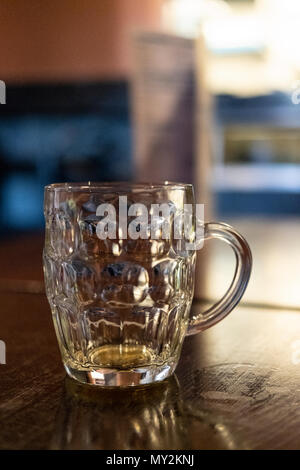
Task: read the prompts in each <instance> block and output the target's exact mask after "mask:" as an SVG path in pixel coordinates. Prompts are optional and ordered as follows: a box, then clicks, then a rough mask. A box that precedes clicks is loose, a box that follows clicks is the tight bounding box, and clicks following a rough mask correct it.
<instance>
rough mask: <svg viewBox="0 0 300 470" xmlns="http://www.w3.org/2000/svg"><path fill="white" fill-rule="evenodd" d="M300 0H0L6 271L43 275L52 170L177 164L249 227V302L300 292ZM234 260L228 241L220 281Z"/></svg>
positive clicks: (150, 173)
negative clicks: (38, 253)
mask: <svg viewBox="0 0 300 470" xmlns="http://www.w3.org/2000/svg"><path fill="white" fill-rule="evenodd" d="M299 13H300V2H299V0H228V1H225V0H142V1H141V0H84V1H83V0H51V1H50V0H44V1H43V2H40V1H38V0H28V1H27V2H21V1H19V0H0V56H1V68H0V80H3V81H4V82H5V83H6V104H0V169H1V170H0V210H1V214H2V216H1V218H0V240H1V242H0V259H1V257H2V262H3V265H2V276H3V273H4V274H5V276H8V277H19V278H22V277H24V276H25V277H27V278H29V279H35V278H38V276H39V274H36V272H35V271H34V270H33V268H31V264H32V263H33V262H32V259H33V251H34V250H35V249H37V248H36V247H37V246H39V243H40V240H41V239H42V238H39V237H40V236H39V235H32V234H35V233H38V232H39V231H42V230H43V223H44V222H43V211H42V206H43V187H44V186H45V185H46V184H48V183H52V182H61V181H88V180H92V181H95V180H97V181H122V180H127V181H128V180H134V179H135V180H151V179H152V180H155V179H156V180H157V179H160V180H161V179H169V180H177V181H183V182H194V184H195V186H196V190H197V195H198V201H199V202H205V204H206V205H207V217H206V218H207V219H208V218H210V219H211V218H213V219H217V220H226V221H228V222H230V223H232V224H233V225H234V226H235V227H236V228H237V229H239V230H240V231H241V232H242V233H243V234H244V235H245V236H246V238H247V239H248V240H249V243H250V245H251V247H252V250H253V253H254V271H253V280H252V282H251V284H250V286H249V289H248V291H247V297H246V299H247V300H248V301H249V302H252V303H264V304H270V305H271V304H272V305H273V304H280V305H285V306H288V307H289V308H294V307H299V305H300V289H299V287H298V279H299V278H300V250H299V239H300V147H299V143H300V132H299V131H300V47H299V44H300V41H299V40H300V24H299V22H300V20H299V18H300V16H299ZM26 234H27V235H26ZM24 235H25V238H24ZM34 237H36V238H34ZM16 240H19V245H18V244H16ZM34 240H35V241H34ZM12 243H13V245H12ZM216 245H217V244H216ZM12 247H14V248H12ZM25 247H27V248H26V249H27V251H26V253H28V255H25V254H24V256H23V254H22V250H24V251H25ZM10 248H11V249H13V250H16V253H17V254H18V256H16V259H17V260H18V261H16V262H12V261H11V260H10V258H9V257H8V256H7V253H8V252H9V250H10ZM18 250H19V251H18ZM228 251H229V249H228ZM22 256H23V258H22ZM26 256H27V258H26ZM224 259H225V261H224ZM226 260H228V262H227V261H226ZM20 263H21V264H22V265H23V268H22V269H21V268H20V266H19V265H20ZM25 265H26V266H25ZM39 269H40V266H39V268H38V270H39ZM230 270H233V261H232V260H231V253H230V251H229V252H228V254H227V251H226V249H225V248H224V247H218V246H216V248H214V250H213V254H212V257H211V261H210V263H209V268H208V271H209V273H210V276H211V279H213V280H214V281H213V282H211V283H210V286H209V287H208V296H215V295H218V294H219V292H220V293H221V292H224V289H225V287H226V286H227V284H228V282H229V278H230V274H229V271H230ZM38 272H40V271H38ZM224 286H225V287H224Z"/></svg>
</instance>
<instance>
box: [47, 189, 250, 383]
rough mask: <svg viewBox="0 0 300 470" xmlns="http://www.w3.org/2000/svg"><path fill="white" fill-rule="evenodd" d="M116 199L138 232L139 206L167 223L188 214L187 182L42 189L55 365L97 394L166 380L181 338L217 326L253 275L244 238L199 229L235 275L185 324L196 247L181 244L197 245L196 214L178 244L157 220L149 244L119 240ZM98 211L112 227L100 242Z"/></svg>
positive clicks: (224, 229) (215, 228) (222, 229)
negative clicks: (163, 208)
mask: <svg viewBox="0 0 300 470" xmlns="http://www.w3.org/2000/svg"><path fill="white" fill-rule="evenodd" d="M121 200H122V203H124V201H126V204H127V205H126V212H127V208H128V212H127V214H126V217H128V219H127V221H128V227H129V224H130V223H131V222H133V223H134V224H135V228H136V231H135V233H136V234H138V232H139V231H140V232H142V231H143V229H144V228H143V227H141V224H140V223H137V220H138V218H137V217H136V216H137V215H139V214H140V213H139V207H140V205H141V204H142V205H143V207H146V209H147V210H149V221H150V216H151V211H152V212H153V207H155V206H153V204H154V205H155V204H156V205H158V204H159V205H160V204H167V205H168V207H170V208H171V210H170V214H171V215H170V217H171V218H172V217H173V219H172V220H174V217H175V216H177V215H178V214H182V213H183V211H184V207H185V205H190V206H187V207H195V201H194V192H193V186H192V185H190V184H180V183H169V182H166V183H159V184H138V183H90V182H89V183H86V184H84V183H70V184H69V183H62V184H52V185H49V186H46V188H45V219H46V237H45V248H44V255H43V257H44V274H45V284H46V293H47V297H48V300H49V303H50V306H51V310H52V314H53V321H54V326H55V330H56V335H57V338H58V342H59V346H60V350H61V354H62V358H63V363H64V366H65V369H66V371H67V373H68V374H69V375H70V376H71V377H73V378H74V379H77V380H78V381H80V382H83V383H89V384H94V385H101V386H132V385H140V384H148V383H152V382H156V381H161V380H164V379H165V378H166V377H168V376H170V375H171V374H172V373H173V372H174V370H175V368H176V365H177V363H178V360H179V356H180V351H181V347H182V343H183V339H184V337H185V336H186V335H190V334H194V333H197V332H200V331H203V330H204V329H206V328H208V327H210V326H212V325H214V324H215V323H217V322H218V321H220V320H222V319H223V318H224V317H225V316H226V315H227V314H228V313H229V312H230V311H231V310H232V309H233V308H234V307H235V306H236V304H237V303H238V302H239V300H240V299H241V297H242V295H243V293H244V291H245V288H246V286H247V283H248V280H249V277H250V272H251V252H250V249H249V247H248V244H247V242H246V241H245V240H244V239H243V237H242V236H241V235H239V234H238V233H237V232H236V231H235V230H234V229H233V228H231V227H230V226H228V225H225V224H220V223H215V222H210V223H206V224H204V225H203V227H204V228H203V237H202V242H203V239H204V240H207V239H210V238H218V239H222V240H223V241H225V242H227V243H228V244H229V245H230V246H231V247H232V248H233V251H234V253H235V255H236V270H235V274H234V279H233V281H232V283H231V286H230V287H229V289H228V291H227V293H226V294H225V295H224V297H223V298H222V299H221V300H220V301H219V302H218V303H216V304H215V305H214V306H212V307H210V308H209V309H208V310H207V311H206V312H199V314H197V315H195V316H194V317H192V318H189V312H190V307H191V303H192V300H193V292H194V277H195V276H194V272H195V261H196V249H195V248H192V249H191V248H190V246H191V245H187V243H188V242H191V241H193V240H195V233H196V225H197V224H196V215H193V216H192V219H191V220H192V223H191V225H190V226H189V230H188V235H186V234H185V238H184V239H181V240H180V239H177V238H175V236H174V230H172V229H170V230H169V232H168V231H166V232H163V230H162V225H163V224H161V225H159V221H160V220H161V218H159V217H158V218H157V219H155V220H156V225H155V227H154V231H152V230H151V231H150V230H148V228H149V227H148V226H147V227H146V235H147V234H148V238H145V237H146V235H145V232H143V237H144V238H141V237H139V238H137V237H138V235H137V236H135V237H130V236H128V233H127V235H126V236H127V238H126V236H125V235H124V225H122V227H123V228H122V230H123V232H122V230H121V228H120V227H121V222H122V224H123V222H124V220H123V219H122V220H121V215H120V201H121ZM106 205H109V207H112V208H113V209H112V210H111V213H110V216H112V215H114V216H115V219H113V220H114V222H113V224H112V226H111V227H112V229H111V231H110V232H109V231H108V225H107V238H104V237H103V235H101V237H102V238H101V237H99V230H98V228H99V222H101V221H102V222H103V224H104V221H105V220H108V219H104V216H105V217H107V216H108V214H109V210H106V211H102V212H101V211H99V207H104V208H106V207H107V206H106ZM130 207H131V209H130ZM132 208H133V209H134V210H133V211H132ZM130 211H131V212H130ZM133 213H134V214H135V217H133V216H132V214H133ZM99 214H100V215H99ZM122 217H124V211H123V213H122ZM110 220H111V219H110ZM147 221H148V219H147ZM146 225H147V224H146ZM104 226H105V224H104V225H102V228H103V227H104ZM108 232H109V233H108ZM188 246H189V249H188V248H187V247H188Z"/></svg>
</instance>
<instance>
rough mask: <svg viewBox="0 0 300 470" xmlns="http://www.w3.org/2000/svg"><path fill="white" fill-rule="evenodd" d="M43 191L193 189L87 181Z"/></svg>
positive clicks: (164, 184)
mask: <svg viewBox="0 0 300 470" xmlns="http://www.w3.org/2000/svg"><path fill="white" fill-rule="evenodd" d="M44 189H45V191H54V192H56V191H62V192H63V191H65V192H94V191H95V192H101V191H109V190H112V191H132V190H140V191H158V190H162V189H168V190H187V189H193V185H192V184H191V183H177V182H173V181H163V182H155V183H149V182H141V183H139V182H130V181H113V182H96V181H87V182H81V183H72V182H70V183H52V184H48V185H47V186H45V188H44Z"/></svg>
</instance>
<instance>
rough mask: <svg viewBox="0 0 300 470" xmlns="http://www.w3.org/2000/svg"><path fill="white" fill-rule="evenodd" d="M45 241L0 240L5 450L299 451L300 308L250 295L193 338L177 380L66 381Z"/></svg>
mask: <svg viewBox="0 0 300 470" xmlns="http://www.w3.org/2000/svg"><path fill="white" fill-rule="evenodd" d="M41 246H42V239H41V237H40V236H39V235H37V236H29V237H28V238H25V239H23V240H21V241H19V240H11V241H10V242H9V243H6V244H4V243H2V245H1V246H0V259H1V262H2V272H1V276H0V277H1V279H0V302H1V310H0V339H2V340H4V341H5V343H6V347H7V364H6V365H0V422H1V426H0V449H300V308H299V310H298V309H297V306H296V305H293V306H291V305H287V306H286V307H284V306H282V305H279V304H278V305H277V306H276V305H274V306H273V307H271V306H270V305H269V306H266V305H265V306H264V308H263V307H259V306H258V305H256V306H254V303H255V302H254V301H253V302H252V303H251V302H250V301H249V303H248V304H247V303H246V304H243V305H242V306H240V307H238V308H237V309H236V310H235V311H234V312H233V313H232V314H231V315H230V316H229V317H227V318H226V319H225V320H224V321H223V322H221V323H220V324H218V325H217V326H215V327H214V328H212V329H210V330H207V331H205V332H203V333H202V334H200V335H198V336H194V337H188V338H187V339H186V340H185V343H184V347H183V352H182V356H181V360H180V363H179V366H178V368H177V371H176V376H175V377H173V378H172V379H170V380H168V381H165V382H163V383H161V384H157V385H153V386H150V387H145V388H140V389H138V390H119V391H118V390H116V391H109V392H108V391H105V390H100V389H96V390H95V389H93V388H91V387H87V386H82V385H79V384H76V383H75V382H73V381H72V380H70V379H67V378H66V377H65V373H64V370H63V367H62V364H61V360H60V354H59V351H58V346H57V342H56V338H55V334H54V329H53V325H52V320H51V315H50V310H49V306H48V303H47V300H46V298H45V295H44V293H43V284H42V278H41V267H40V250H41ZM21 255H22V256H21ZM274 266H276V256H275V258H274ZM298 281H299V279H298V280H297V282H298ZM287 282H288V281H287ZM193 308H194V309H195V310H196V309H197V308H200V306H199V305H196V304H195V305H194V307H193Z"/></svg>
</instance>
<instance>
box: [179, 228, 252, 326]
mask: <svg viewBox="0 0 300 470" xmlns="http://www.w3.org/2000/svg"><path fill="white" fill-rule="evenodd" d="M212 238H218V239H220V240H223V241H224V242H226V243H228V244H229V245H230V246H231V247H232V249H233V251H234V253H235V257H236V268H235V273H234V276H233V280H232V283H231V285H230V287H229V289H228V291H227V292H226V294H225V295H224V296H223V297H222V298H221V300H219V301H218V302H217V303H216V304H215V305H213V306H212V307H210V308H209V309H208V310H206V311H205V312H203V313H199V314H197V315H194V316H193V317H191V319H190V323H189V327H188V331H187V335H193V334H195V333H199V332H200V331H203V330H206V329H207V328H210V327H211V326H213V325H215V324H216V323H218V322H219V321H221V320H222V319H223V318H225V317H226V315H228V314H229V313H230V312H231V311H232V310H233V309H234V307H235V306H236V305H237V304H238V302H239V301H240V300H241V298H242V296H243V294H244V292H245V289H246V287H247V284H248V281H249V278H250V274H251V267H252V255H251V250H250V248H249V245H248V243H247V242H246V240H245V239H244V238H243V237H242V235H240V234H239V233H238V232H237V231H236V230H234V228H232V227H230V225H227V224H223V223H218V222H209V223H206V224H205V225H204V240H210V239H212Z"/></svg>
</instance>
